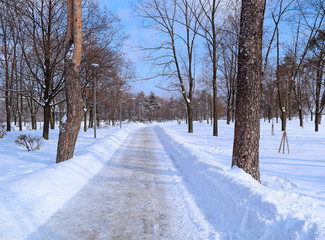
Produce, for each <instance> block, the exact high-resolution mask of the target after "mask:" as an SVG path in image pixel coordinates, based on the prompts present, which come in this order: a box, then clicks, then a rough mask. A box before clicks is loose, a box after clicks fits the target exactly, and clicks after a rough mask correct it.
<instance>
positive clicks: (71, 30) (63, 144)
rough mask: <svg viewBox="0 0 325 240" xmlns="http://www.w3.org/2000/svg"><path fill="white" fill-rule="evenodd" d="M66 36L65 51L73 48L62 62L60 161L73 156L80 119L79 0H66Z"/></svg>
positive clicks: (58, 153) (58, 152)
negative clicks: (63, 93) (63, 103)
mask: <svg viewBox="0 0 325 240" xmlns="http://www.w3.org/2000/svg"><path fill="white" fill-rule="evenodd" d="M67 7H68V12H67V22H68V34H69V35H68V36H67V41H66V44H67V45H66V46H67V53H68V51H71V49H72V48H71V47H72V45H73V44H74V48H73V57H72V58H71V57H70V56H69V55H70V54H71V53H70V54H67V55H66V58H65V63H64V69H65V83H66V101H67V119H66V121H65V122H63V123H62V124H61V126H60V135H59V142H58V150H57V157H56V162H57V163H59V162H62V161H65V160H68V159H70V158H72V157H73V153H74V149H75V145H76V142H77V138H78V134H79V130H80V126H81V120H82V102H81V90H80V87H79V82H80V75H79V66H80V62H81V53H82V18H81V17H82V12H81V0H68V2H67Z"/></svg>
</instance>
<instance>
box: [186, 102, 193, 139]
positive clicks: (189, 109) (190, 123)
mask: <svg viewBox="0 0 325 240" xmlns="http://www.w3.org/2000/svg"><path fill="white" fill-rule="evenodd" d="M187 120H188V121H187V122H188V124H187V127H188V133H193V108H192V105H191V104H187Z"/></svg>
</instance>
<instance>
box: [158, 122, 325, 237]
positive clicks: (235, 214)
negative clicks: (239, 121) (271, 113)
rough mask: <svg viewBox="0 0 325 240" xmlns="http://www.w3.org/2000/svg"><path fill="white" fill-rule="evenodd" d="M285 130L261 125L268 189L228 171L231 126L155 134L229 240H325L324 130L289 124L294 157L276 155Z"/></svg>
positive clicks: (168, 128)
mask: <svg viewBox="0 0 325 240" xmlns="http://www.w3.org/2000/svg"><path fill="white" fill-rule="evenodd" d="M280 127H281V125H280V124H277V125H276V126H275V135H274V136H272V135H271V124H268V123H264V122H263V121H261V142H260V168H261V181H262V185H260V184H258V183H257V182H256V181H255V180H253V179H252V178H251V177H249V176H248V175H247V174H245V173H244V172H243V171H242V170H240V169H238V168H232V169H231V168H230V165H231V154H232V143H233V131H234V130H233V124H231V125H230V126H227V125H226V124H225V121H219V137H213V136H211V133H212V129H211V126H209V125H208V124H206V123H195V125H194V134H187V133H186V125H185V124H181V125H177V124H176V123H165V124H163V125H160V126H157V127H156V129H157V132H158V133H159V135H160V138H161V140H162V142H163V144H164V145H165V147H166V148H167V149H168V152H170V154H171V155H172V156H173V158H174V161H175V164H176V165H177V166H178V169H180V171H181V172H182V175H184V177H185V179H186V181H187V182H188V188H189V189H190V190H191V192H192V194H193V196H194V197H195V198H196V202H197V204H198V205H199V206H200V207H201V209H202V210H203V211H204V212H205V215H206V216H207V217H208V219H209V221H210V222H211V224H212V225H213V226H215V228H216V230H217V231H219V232H221V233H223V236H224V238H225V239H325V185H324V184H325V148H324V145H325V130H324V129H323V128H322V127H320V129H321V130H320V132H319V133H315V132H314V131H313V127H314V126H313V124H312V123H311V122H308V123H305V127H304V128H300V127H299V122H298V121H297V120H295V121H289V122H288V126H287V134H288V138H289V147H290V154H288V153H287V152H286V154H283V153H278V149H279V145H280V141H281V137H282V132H281V131H280Z"/></svg>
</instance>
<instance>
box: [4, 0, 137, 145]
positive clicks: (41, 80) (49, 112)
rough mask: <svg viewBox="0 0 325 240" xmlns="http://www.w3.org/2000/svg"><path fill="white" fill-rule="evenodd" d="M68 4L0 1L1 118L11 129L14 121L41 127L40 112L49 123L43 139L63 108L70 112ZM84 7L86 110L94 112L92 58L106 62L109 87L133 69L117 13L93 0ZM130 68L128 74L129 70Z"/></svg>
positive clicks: (104, 82) (103, 70)
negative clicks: (125, 53)
mask: <svg viewBox="0 0 325 240" xmlns="http://www.w3.org/2000/svg"><path fill="white" fill-rule="evenodd" d="M67 3H69V4H71V3H70V2H69V1H68V2H67V1H65V0H26V1H19V0H16V1H7V0H1V1H0V11H1V14H0V44H1V48H0V51H1V62H0V64H1V73H2V74H1V75H0V81H1V86H2V88H1V89H2V91H1V96H2V97H3V98H1V99H4V100H5V101H4V103H3V104H4V105H5V106H4V107H5V114H3V113H2V114H1V118H2V120H5V121H6V123H7V124H6V126H7V131H10V130H11V124H10V123H11V122H12V121H13V120H14V122H15V123H17V124H18V126H19V130H22V124H23V122H26V121H30V122H31V128H32V129H36V128H37V124H36V122H37V117H38V119H42V120H43V122H44V124H43V138H44V139H49V129H50V128H54V126H55V120H56V118H58V116H55V113H56V112H59V113H60V116H59V118H60V119H61V118H62V117H63V115H64V114H65V112H66V106H67V105H66V96H65V94H64V90H65V77H66V76H65V73H66V72H65V66H64V64H65V59H67V58H66V55H67V54H69V51H67V44H68V43H67V39H68V37H67V34H68V31H67V29H69V28H67V19H66V18H67V17H66V16H67ZM82 11H83V16H82V18H83V19H82V21H83V23H82V24H83V28H82V32H83V39H82V42H83V47H82V48H83V53H82V55H81V56H80V57H81V59H80V66H79V67H78V69H80V84H81V93H82V96H83V100H84V101H83V104H84V108H83V109H85V110H86V109H87V111H88V110H89V109H90V110H91V108H92V105H91V104H90V101H88V100H89V95H90V89H91V88H92V83H93V77H94V73H93V71H92V67H91V64H92V63H94V62H96V63H98V64H99V65H100V66H101V67H100V69H98V71H97V74H98V75H99V76H100V78H99V79H100V81H99V84H100V86H101V87H103V88H105V90H106V91H110V89H112V88H113V87H114V88H115V89H116V86H117V85H118V86H119V88H122V87H123V86H124V85H125V84H126V78H127V77H128V76H130V75H132V73H130V72H131V71H132V69H130V66H129V65H130V63H128V62H127V61H125V60H124V59H123V55H122V53H121V51H120V48H121V44H122V42H123V40H124V39H125V36H124V34H123V32H121V27H120V25H119V19H118V18H117V16H116V15H114V14H113V13H111V12H109V11H108V10H105V9H104V10H103V9H102V8H100V7H99V5H98V3H97V2H96V1H91V0H86V1H83V2H82ZM70 28H71V27H70ZM69 31H72V30H71V29H70V30H69ZM70 41H71V40H70ZM126 68H128V72H129V73H128V76H125V74H123V72H125V69H126ZM107 73H109V74H107ZM40 113H42V114H43V116H40ZM3 118H5V119H3ZM28 118H29V119H28Z"/></svg>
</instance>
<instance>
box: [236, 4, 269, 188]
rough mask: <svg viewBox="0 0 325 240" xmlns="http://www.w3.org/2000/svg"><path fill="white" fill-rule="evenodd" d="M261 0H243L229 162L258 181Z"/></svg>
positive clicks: (262, 12) (261, 33)
mask: <svg viewBox="0 0 325 240" xmlns="http://www.w3.org/2000/svg"><path fill="white" fill-rule="evenodd" d="M263 20H264V0H243V1H242V9H241V19H240V37H239V54H238V77H237V97H236V116H235V120H236V122H235V136H234V145H233V157H232V166H234V165H236V166H238V167H239V168H242V169H243V170H244V171H245V172H247V173H249V174H250V175H251V176H252V177H253V178H255V179H256V180H257V181H259V182H260V171H259V138H260V102H261V94H260V92H261V89H260V86H261V78H262V35H263Z"/></svg>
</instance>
